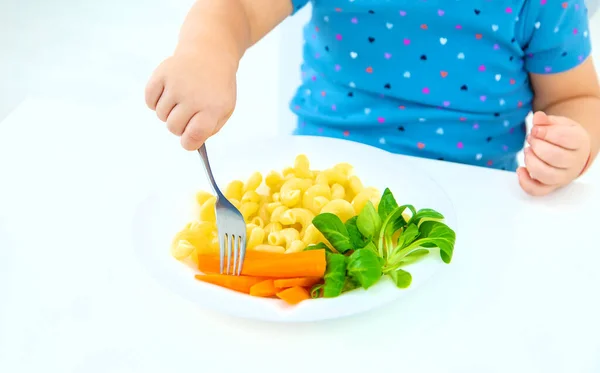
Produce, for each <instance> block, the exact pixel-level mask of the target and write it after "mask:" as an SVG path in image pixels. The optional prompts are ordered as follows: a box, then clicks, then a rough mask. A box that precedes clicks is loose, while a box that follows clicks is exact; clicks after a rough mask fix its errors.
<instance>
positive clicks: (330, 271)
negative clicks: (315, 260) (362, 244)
mask: <svg viewBox="0 0 600 373" xmlns="http://www.w3.org/2000/svg"><path fill="white" fill-rule="evenodd" d="M323 279H324V280H325V286H323V296H324V297H325V298H335V297H337V296H339V295H340V294H342V290H343V289H344V284H345V283H346V257H345V256H343V255H342V254H327V269H326V270H325V276H324V277H323Z"/></svg>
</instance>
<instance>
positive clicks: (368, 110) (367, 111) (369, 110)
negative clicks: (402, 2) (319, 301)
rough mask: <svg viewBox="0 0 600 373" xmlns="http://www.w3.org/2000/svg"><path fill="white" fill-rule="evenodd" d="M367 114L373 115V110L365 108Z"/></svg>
mask: <svg viewBox="0 0 600 373" xmlns="http://www.w3.org/2000/svg"><path fill="white" fill-rule="evenodd" d="M365 114H366V115H369V114H371V109H369V108H368V107H366V108H365Z"/></svg>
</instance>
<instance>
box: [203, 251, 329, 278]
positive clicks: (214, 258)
mask: <svg viewBox="0 0 600 373" xmlns="http://www.w3.org/2000/svg"><path fill="white" fill-rule="evenodd" d="M326 266H327V262H326V260H325V250H309V251H301V252H298V253H292V254H280V253H267V252H262V253H257V252H255V251H248V252H247V253H246V259H245V261H244V267H243V268H242V275H246V276H255V277H268V278H274V279H283V278H297V277H323V276H324V275H325V268H326ZM198 269H199V270H200V271H202V273H207V274H208V273H219V270H220V263H219V256H218V255H214V254H200V255H198Z"/></svg>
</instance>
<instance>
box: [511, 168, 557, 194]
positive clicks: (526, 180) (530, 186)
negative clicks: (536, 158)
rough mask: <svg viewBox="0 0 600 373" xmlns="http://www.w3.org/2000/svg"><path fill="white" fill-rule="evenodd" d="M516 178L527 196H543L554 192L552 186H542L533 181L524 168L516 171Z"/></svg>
mask: <svg viewBox="0 0 600 373" xmlns="http://www.w3.org/2000/svg"><path fill="white" fill-rule="evenodd" d="M517 176H518V177H519V185H520V186H521V189H523V190H524V191H525V193H527V194H529V195H532V196H544V195H546V194H548V193H550V192H552V191H553V190H554V187H552V186H548V185H544V184H542V183H540V182H539V181H537V180H533V179H532V178H531V176H530V175H529V172H527V170H526V169H525V168H524V167H521V168H519V169H518V170H517Z"/></svg>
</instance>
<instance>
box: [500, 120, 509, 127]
mask: <svg viewBox="0 0 600 373" xmlns="http://www.w3.org/2000/svg"><path fill="white" fill-rule="evenodd" d="M502 124H504V127H508V126H509V125H510V122H509V121H508V120H505V121H504V122H502Z"/></svg>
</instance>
